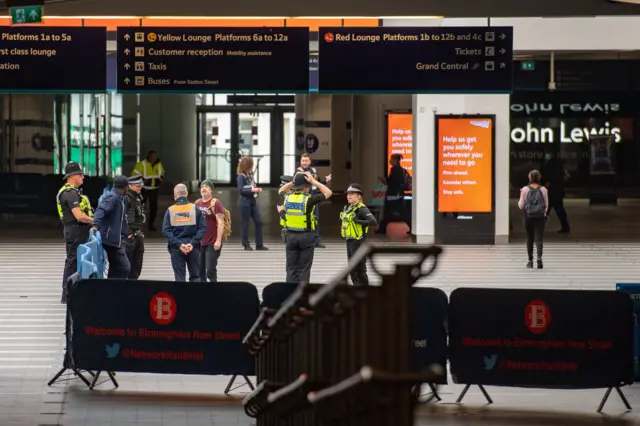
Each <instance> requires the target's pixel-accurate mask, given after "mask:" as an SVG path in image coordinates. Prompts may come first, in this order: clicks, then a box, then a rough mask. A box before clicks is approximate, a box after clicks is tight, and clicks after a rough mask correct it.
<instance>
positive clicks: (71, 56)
mask: <svg viewBox="0 0 640 426" xmlns="http://www.w3.org/2000/svg"><path fill="white" fill-rule="evenodd" d="M106 88H107V31H106V28H99V27H91V28H89V27H73V28H68V27H40V26H38V27H0V91H2V92H5V93H11V92H24V91H31V92H43V91H44V92H47V91H59V92H75V93H88V92H104V91H106Z"/></svg>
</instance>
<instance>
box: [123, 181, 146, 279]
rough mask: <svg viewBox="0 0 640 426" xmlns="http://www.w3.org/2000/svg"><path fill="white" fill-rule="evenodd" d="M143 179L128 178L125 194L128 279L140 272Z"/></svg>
mask: <svg viewBox="0 0 640 426" xmlns="http://www.w3.org/2000/svg"><path fill="white" fill-rule="evenodd" d="M143 184H144V179H143V178H142V176H141V175H137V176H132V177H130V178H129V188H128V189H127V192H126V194H125V196H126V198H127V202H126V208H127V213H126V215H127V247H126V253H127V258H128V259H129V263H130V264H131V270H130V271H129V279H130V280H137V279H138V277H140V272H142V259H143V257H144V234H143V233H142V225H144V222H145V220H146V218H145V215H144V202H143V200H144V199H143V197H142V194H141V193H140V192H141V191H142V185H143Z"/></svg>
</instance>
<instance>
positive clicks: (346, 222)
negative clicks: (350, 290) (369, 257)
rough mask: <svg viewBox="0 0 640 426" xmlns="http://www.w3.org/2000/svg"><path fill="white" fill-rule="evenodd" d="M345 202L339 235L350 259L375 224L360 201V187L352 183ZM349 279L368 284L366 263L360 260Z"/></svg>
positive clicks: (355, 283) (354, 282)
mask: <svg viewBox="0 0 640 426" xmlns="http://www.w3.org/2000/svg"><path fill="white" fill-rule="evenodd" d="M347 202H348V204H347V205H346V206H344V209H343V210H342V213H340V221H341V223H342V226H341V228H340V235H341V236H342V238H344V239H345V240H346V242H347V259H351V258H352V257H353V255H354V254H356V252H357V251H358V249H360V246H361V245H362V244H363V243H364V241H365V240H366V238H367V232H368V231H369V227H370V226H375V225H377V221H376V218H375V217H374V216H373V214H372V213H371V211H370V210H369V209H368V208H367V206H365V205H364V204H363V203H362V187H361V186H360V185H359V184H357V183H352V184H351V185H349V187H348V188H347ZM351 281H352V282H353V284H354V285H362V286H366V285H369V277H368V276H367V263H366V262H361V263H360V264H359V265H358V266H357V267H356V268H355V269H354V270H353V271H352V272H351Z"/></svg>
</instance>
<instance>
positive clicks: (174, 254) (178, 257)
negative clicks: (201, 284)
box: [169, 246, 200, 282]
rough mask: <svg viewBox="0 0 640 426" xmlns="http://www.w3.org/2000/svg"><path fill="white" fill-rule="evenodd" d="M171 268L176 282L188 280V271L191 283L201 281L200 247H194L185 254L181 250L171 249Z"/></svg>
mask: <svg viewBox="0 0 640 426" xmlns="http://www.w3.org/2000/svg"><path fill="white" fill-rule="evenodd" d="M169 253H170V254H171V267H172V268H173V276H174V277H175V280H176V281H186V280H187V269H188V270H189V281H191V282H196V281H200V247H197V246H193V250H191V251H190V252H189V253H187V254H184V253H183V252H181V251H180V249H179V248H177V247H176V248H170V249H169Z"/></svg>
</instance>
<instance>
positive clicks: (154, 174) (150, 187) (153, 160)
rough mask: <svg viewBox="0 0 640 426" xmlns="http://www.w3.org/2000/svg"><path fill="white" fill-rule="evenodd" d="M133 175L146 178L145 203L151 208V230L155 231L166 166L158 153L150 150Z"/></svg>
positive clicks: (143, 194)
mask: <svg viewBox="0 0 640 426" xmlns="http://www.w3.org/2000/svg"><path fill="white" fill-rule="evenodd" d="M132 175H134V176H135V175H140V176H142V178H143V179H144V187H143V190H142V196H143V198H144V204H145V206H146V207H148V208H149V220H148V223H147V224H148V225H149V231H155V230H156V227H155V223H156V215H157V213H158V194H159V192H160V187H161V186H162V181H163V179H164V166H163V165H162V161H160V159H159V158H158V153H157V152H155V151H154V150H150V151H149V152H148V153H147V156H146V158H145V159H144V160H142V161H139V162H138V163H137V164H136V165H135V167H134V169H133V172H132Z"/></svg>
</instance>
